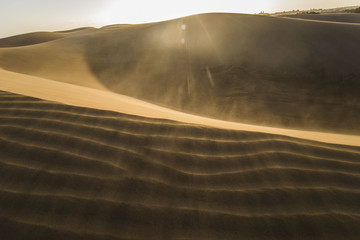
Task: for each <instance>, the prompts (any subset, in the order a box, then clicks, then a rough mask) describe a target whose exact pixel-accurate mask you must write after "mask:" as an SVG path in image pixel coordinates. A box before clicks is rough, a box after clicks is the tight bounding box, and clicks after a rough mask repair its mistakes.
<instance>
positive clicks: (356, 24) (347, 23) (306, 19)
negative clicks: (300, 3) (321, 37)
mask: <svg viewBox="0 0 360 240" xmlns="http://www.w3.org/2000/svg"><path fill="white" fill-rule="evenodd" d="M279 18H284V19H290V20H295V21H305V22H316V23H328V24H340V25H352V26H360V23H353V22H335V21H330V20H317V19H309V18H295V17H282V16H279Z"/></svg>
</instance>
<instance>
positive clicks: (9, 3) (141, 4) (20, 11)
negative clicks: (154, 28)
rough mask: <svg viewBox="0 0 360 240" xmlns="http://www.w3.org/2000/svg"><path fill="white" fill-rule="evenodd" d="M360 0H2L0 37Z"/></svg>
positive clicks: (330, 5)
mask: <svg viewBox="0 0 360 240" xmlns="http://www.w3.org/2000/svg"><path fill="white" fill-rule="evenodd" d="M358 5H360V0H177V1H174V0H130V1H125V0H0V38H3V37H8V36H12V35H16V34H21V33H26V32H35V31H57V30H67V29H72V28H77V27H85V26H92V27H101V26H105V25H110V24H119V23H146V22H156V21H163V20H168V19H173V18H178V17H183V16H188V15H192V14H197V13H206V12H232V13H259V12H261V11H264V12H268V13H273V12H279V11H289V10H293V9H300V10H307V9H311V8H323V9H326V8H336V7H345V6H358Z"/></svg>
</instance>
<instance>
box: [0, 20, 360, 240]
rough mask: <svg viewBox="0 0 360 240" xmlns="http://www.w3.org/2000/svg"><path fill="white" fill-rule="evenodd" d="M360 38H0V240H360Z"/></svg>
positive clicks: (142, 32)
mask: <svg viewBox="0 0 360 240" xmlns="http://www.w3.org/2000/svg"><path fill="white" fill-rule="evenodd" d="M184 22H185V23H186V24H187V29H191V30H189V31H188V32H187V38H186V39H187V41H185V42H186V44H182V45H181V43H179V42H177V41H176V40H177V39H178V37H181V36H185V35H184V34H185V33H184V32H181V30H179V28H177V27H176V26H178V27H180V26H181V24H182V23H184ZM180 29H181V28H180ZM359 31H360V28H359V26H357V25H356V24H355V25H354V24H338V23H328V22H326V23H325V22H312V21H303V20H301V21H300V20H294V19H284V18H274V17H263V16H250V15H238V14H205V15H197V16H190V17H187V18H182V19H175V20H171V21H166V22H162V23H153V24H144V25H112V26H109V27H104V28H101V29H93V28H83V29H76V30H70V31H64V32H56V33H31V34H24V35H21V36H15V37H11V38H7V39H0V68H3V69H0V239H34V240H35V239H36V240H39V239H132V240H133V239H359V237H360V230H359V225H360V205H359V202H360V191H359V189H358V186H359V185H360V174H359V170H360V132H359V131H360V128H359V123H358V119H359V118H358V116H360V115H359V114H360V109H359V100H360V99H359V95H358V92H359V91H358V89H359V86H360V85H359V83H358V81H357V79H358V76H360V75H358V74H360V73H359V68H358V64H357V59H359V58H358V57H359V56H360V48H359V47H358V46H359V45H358V42H359V38H360V35H359V34H358V33H359ZM230 33H231V34H230ZM265 36H266V37H265ZM330 36H331V37H330ZM100 43H101V44H100ZM320 43H321V44H320ZM179 44H180V45H179ZM269 46H272V48H271V49H268V48H269ZM184 49H188V51H187V52H188V54H190V55H186V54H185V55H184ZM185 52H186V51H185ZM314 53H316V54H315V55H314ZM325 60H326V61H325ZM334 66H336V68H335V67H334ZM184 69H187V70H186V71H184ZM190 69H191V71H190ZM244 109H245V110H244ZM293 109H294V110H293ZM186 112H187V113H186ZM255 113H257V114H255ZM238 114H240V115H238ZM210 116H211V117H216V118H217V119H215V118H210ZM239 116H241V117H239ZM219 119H222V120H219ZM224 119H227V120H229V119H231V120H233V122H230V121H224ZM242 120H243V121H244V122H247V124H244V122H242ZM234 121H237V122H234ZM248 123H251V124H248ZM255 123H257V124H255ZM258 123H262V124H263V126H260V125H258ZM290 126H293V127H294V126H296V127H297V128H298V129H297V130H295V129H291V128H289V127H290ZM285 127H287V128H285ZM320 130H321V131H320ZM325 130H326V131H327V132H325ZM344 133H347V134H344ZM351 134H352V135H351Z"/></svg>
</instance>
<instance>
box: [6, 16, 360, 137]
mask: <svg viewBox="0 0 360 240" xmlns="http://www.w3.org/2000/svg"><path fill="white" fill-rule="evenodd" d="M183 23H184V24H186V26H187V27H186V31H184V30H182V28H181V26H182V24H183ZM53 34H67V35H66V36H62V37H61V38H59V39H54V40H48V41H45V40H46V39H44V42H43V43H40V44H30V45H26V44H27V40H26V39H27V38H29V36H22V38H21V39H22V41H23V44H22V46H19V47H7V48H0V67H2V68H3V69H5V70H8V71H13V72H19V73H24V74H28V75H33V76H38V77H43V78H47V79H52V80H57V81H62V82H67V83H72V84H77V85H81V86H86V87H91V88H96V89H102V90H105V89H107V90H109V91H112V92H116V93H120V94H123V95H127V96H130V97H134V98H137V99H141V100H144V101H147V102H151V103H155V104H157V105H161V106H164V107H167V108H171V109H175V110H179V111H183V112H187V113H192V114H196V115H202V116H206V117H211V118H217V119H221V120H227V121H236V122H241V123H248V124H255V125H265V126H272V127H274V126H276V127H280V128H284V127H285V128H293V129H302V130H312V131H325V132H333V133H342V134H360V128H359V127H358V119H359V118H360V110H359V107H358V103H359V101H360V99H359V94H358V92H359V91H360V84H359V81H358V80H357V79H358V78H359V77H360V70H359V67H358V64H357V62H358V59H359V58H360V49H359V47H358V45H359V44H358V43H359V42H360V26H359V25H355V24H338V23H334V22H333V23H329V22H326V23H325V22H310V21H298V20H294V19H285V18H277V17H267V16H254V15H243V14H202V15H195V16H189V17H185V18H180V19H175V20H170V21H165V22H160V23H151V24H141V25H113V26H111V27H104V28H101V29H86V30H81V31H73V32H70V33H53ZM38 37H39V38H40V37H41V34H40V33H39V36H38ZM182 37H185V39H186V41H185V43H184V44H182V43H181V38H182ZM5 40H6V39H5ZM5 40H0V45H1V42H3V41H5ZM30 40H31V39H30ZM6 42H9V40H6Z"/></svg>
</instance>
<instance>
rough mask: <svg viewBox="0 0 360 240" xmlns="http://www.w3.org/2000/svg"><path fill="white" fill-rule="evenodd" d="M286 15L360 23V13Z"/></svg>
mask: <svg viewBox="0 0 360 240" xmlns="http://www.w3.org/2000/svg"><path fill="white" fill-rule="evenodd" d="M286 17H292V18H299V19H307V20H317V21H331V22H341V23H342V22H343V23H360V14H359V13H321V14H292V15H286Z"/></svg>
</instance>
